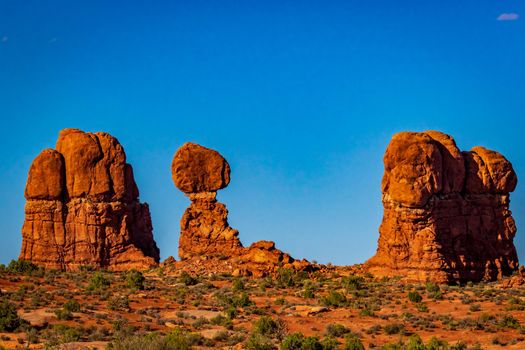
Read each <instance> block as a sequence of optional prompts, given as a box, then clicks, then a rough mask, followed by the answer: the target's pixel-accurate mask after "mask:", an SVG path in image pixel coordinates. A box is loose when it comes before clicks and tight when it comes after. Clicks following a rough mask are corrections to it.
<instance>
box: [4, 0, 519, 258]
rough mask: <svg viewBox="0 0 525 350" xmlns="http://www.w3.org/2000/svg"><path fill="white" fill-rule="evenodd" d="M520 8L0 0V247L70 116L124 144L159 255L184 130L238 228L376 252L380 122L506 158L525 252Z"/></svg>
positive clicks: (321, 254)
mask: <svg viewBox="0 0 525 350" xmlns="http://www.w3.org/2000/svg"><path fill="white" fill-rule="evenodd" d="M124 4H125V6H124ZM524 13H525V2H523V1H514V0H511V1H506V2H500V1H482V2H479V1H462V2H461V3H458V2H456V1H444V2H443V1H404V2H391V1H361V2H357V1H351V2H347V1H322V2H321V1H320V2H317V3H316V4H314V3H313V2H302V1H289V2H287V1H262V2H261V1H220V2H219V1H189V2H182V1H180V2H179V1H165V2H163V1H160V2H154V3H151V2H150V3H147V2H144V1H126V2H108V1H93V0H90V1H65V0H57V1H46V2H43V1H36V0H25V1H15V0H6V1H2V2H1V3H0V118H1V120H2V130H3V133H2V137H1V140H2V141H1V146H2V147H0V159H2V161H1V162H0V193H1V194H2V196H1V201H0V222H1V223H2V244H1V245H0V262H1V263H6V262H8V261H9V260H10V259H14V258H17V257H18V254H19V250H20V243H21V233H20V230H21V227H22V223H23V218H24V202H25V201H24V196H23V194H24V187H25V182H26V179H27V172H28V170H29V166H30V164H31V161H32V159H33V158H34V157H35V156H36V155H37V154H38V153H39V152H40V151H41V150H42V149H44V148H50V147H54V144H55V141H56V138H57V136H58V132H59V131H60V129H62V128H66V127H76V128H80V129H83V130H85V131H106V132H109V133H111V134H112V135H114V136H115V137H117V138H118V139H119V140H120V142H121V143H122V145H123V146H124V148H125V150H126V153H127V157H128V162H129V163H131V164H132V166H133V169H134V172H135V177H136V181H137V184H138V186H139V189H140V193H141V195H140V197H141V200H142V201H146V202H148V203H149V204H150V208H151V215H152V219H153V226H154V235H155V239H156V241H157V244H158V246H159V247H160V249H161V257H162V259H164V258H166V257H168V256H170V255H173V256H175V257H177V246H178V234H179V221H180V218H181V216H182V214H183V212H184V210H185V208H186V207H187V206H188V204H189V200H188V199H187V198H186V197H185V196H184V195H183V194H182V193H181V192H180V191H179V190H177V189H176V188H175V186H174V185H173V182H172V180H171V174H170V164H171V159H172V156H173V154H174V152H175V150H176V149H177V148H178V147H179V146H180V145H182V144H183V143H184V142H186V141H194V142H197V143H200V144H202V145H204V146H206V147H210V148H213V149H216V150H217V151H219V152H220V153H221V154H222V155H223V156H224V157H225V158H226V159H227V160H228V161H229V163H230V165H231V168H232V173H231V183H230V185H229V186H228V187H227V188H226V189H224V190H221V191H219V198H220V200H221V202H223V203H225V204H226V205H227V207H228V209H229V212H230V215H229V219H230V224H231V226H232V227H234V228H236V229H238V230H239V231H240V238H241V240H242V242H243V243H244V244H246V245H247V244H249V243H251V242H253V241H256V240H261V239H266V240H273V241H275V242H276V243H277V247H278V248H280V249H282V250H284V251H287V252H289V253H290V254H291V255H292V256H294V257H298V258H302V257H305V258H307V259H310V260H317V261H319V262H323V263H327V262H332V263H335V264H354V263H360V262H364V261H365V260H366V259H367V258H369V257H371V256H372V255H373V254H374V252H375V248H376V244H377V238H378V226H379V224H380V222H381V217H382V205H381V191H380V182H381V176H382V172H383V164H382V156H383V152H384V150H385V148H386V146H387V144H388V142H389V140H390V137H391V136H392V134H394V133H396V132H399V131H403V130H414V131H422V130H427V129H436V130H441V131H443V132H446V133H448V134H450V135H452V136H453V137H454V138H455V139H456V142H457V143H458V146H459V147H460V148H461V149H462V150H468V149H470V148H471V147H473V146H476V145H482V146H485V147H487V148H491V149H494V150H497V151H499V152H501V153H502V154H503V155H505V156H506V157H507V158H508V159H509V160H510V161H511V162H512V163H513V165H514V168H515V170H516V172H517V174H518V179H519V181H518V187H517V189H516V191H515V192H514V193H512V194H511V210H512V211H513V213H514V218H515V220H516V223H517V226H518V234H517V238H516V240H515V245H516V247H517V248H518V253H519V256H520V260H521V263H522V264H523V263H524V262H525V237H524V233H523V229H524V228H525V150H524V149H525V148H524V141H523V138H524V132H525V65H524V64H523V62H525V40H524V37H525V21H524V16H521V17H520V15H522V14H524ZM503 15H504V16H503Z"/></svg>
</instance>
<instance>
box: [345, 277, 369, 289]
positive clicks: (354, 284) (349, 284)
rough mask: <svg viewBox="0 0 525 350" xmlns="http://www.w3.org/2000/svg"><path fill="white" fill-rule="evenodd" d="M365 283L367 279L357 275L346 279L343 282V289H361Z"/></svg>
mask: <svg viewBox="0 0 525 350" xmlns="http://www.w3.org/2000/svg"><path fill="white" fill-rule="evenodd" d="M364 281H365V279H364V278H363V277H361V276H355V275H350V276H348V277H344V278H343V279H342V280H341V282H342V285H343V287H344V288H346V290H348V291H351V290H358V289H361V288H362V287H363V283H364Z"/></svg>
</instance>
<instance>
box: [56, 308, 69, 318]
mask: <svg viewBox="0 0 525 350" xmlns="http://www.w3.org/2000/svg"><path fill="white" fill-rule="evenodd" d="M55 315H56V317H57V318H58V319H59V320H72V319H73V314H72V313H71V311H69V310H66V309H63V308H61V309H56V310H55Z"/></svg>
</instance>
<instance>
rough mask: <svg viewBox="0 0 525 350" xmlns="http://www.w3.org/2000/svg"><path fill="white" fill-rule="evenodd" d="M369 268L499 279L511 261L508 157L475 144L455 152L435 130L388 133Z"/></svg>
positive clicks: (512, 178)
mask: <svg viewBox="0 0 525 350" xmlns="http://www.w3.org/2000/svg"><path fill="white" fill-rule="evenodd" d="M384 166H385V173H384V175H383V180H382V193H383V207H384V214H383V221H382V223H381V226H380V227H379V234H380V235H379V242H378V248H377V253H376V255H375V256H374V257H372V258H371V259H370V260H368V262H367V263H366V266H367V267H368V269H369V271H370V272H372V273H373V274H375V275H376V276H388V275H389V276H394V275H402V276H405V277H407V278H409V279H412V280H419V281H425V280H431V281H435V282H443V283H451V282H465V281H481V280H485V281H488V280H495V279H500V278H501V277H503V276H505V275H510V274H511V273H512V272H513V271H515V270H516V269H517V268H518V257H517V255H516V249H515V247H514V244H513V239H514V236H515V234H516V226H515V223H514V220H513V218H512V215H511V212H510V210H509V203H510V200H509V193H510V192H512V191H513V190H514V189H515V187H516V184H517V177H516V173H515V172H514V170H513V168H512V164H511V163H510V162H509V161H508V160H507V159H505V157H503V156H502V155H501V154H500V153H498V152H495V151H491V150H488V149H486V148H483V147H474V148H473V149H472V150H470V151H467V152H461V151H460V150H459V149H458V147H457V146H456V143H455V141H454V139H453V138H452V137H450V136H449V135H446V134H444V133H441V132H437V131H426V132H421V133H416V132H402V133H398V134H396V135H394V136H393V138H392V140H391V141H390V144H389V145H388V148H387V150H386V152H385V156H384Z"/></svg>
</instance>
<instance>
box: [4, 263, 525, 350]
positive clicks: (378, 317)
mask: <svg viewBox="0 0 525 350" xmlns="http://www.w3.org/2000/svg"><path fill="white" fill-rule="evenodd" d="M176 264H178V266H177V268H176V269H174V270H177V273H174V272H172V271H171V269H170V268H169V266H167V264H166V265H165V266H162V267H160V268H156V269H153V270H150V271H148V272H147V273H144V276H145V280H144V282H143V283H142V285H143V289H140V288H138V289H137V288H136V286H137V285H141V283H140V282H139V283H138V284H134V283H133V282H130V280H131V281H133V279H132V278H131V277H130V275H132V274H135V273H134V272H128V273H120V272H91V271H78V272H56V271H50V270H46V271H44V270H41V269H32V270H30V271H26V272H24V273H17V272H13V271H12V270H10V269H8V268H6V269H3V270H2V272H1V274H0V289H1V291H2V298H3V299H4V300H6V301H8V302H10V303H12V304H13V305H15V307H16V309H17V313H18V315H19V316H20V317H21V318H22V319H24V320H26V321H27V324H24V325H22V326H21V327H20V328H19V330H17V331H15V332H4V333H1V334H0V336H1V338H0V339H1V340H0V344H1V345H2V346H4V347H5V348H9V349H13V348H16V347H18V348H27V346H29V348H31V349H43V348H46V347H47V348H53V347H55V348H63V349H104V348H106V346H108V344H110V343H113V344H118V342H119V341H121V340H122V339H125V338H126V337H130V336H131V335H132V334H139V335H146V334H149V333H152V332H160V333H162V334H166V333H170V332H173V331H174V330H177V331H179V332H180V331H183V332H187V333H186V334H192V333H195V334H198V336H195V335H194V338H195V339H194V340H193V342H192V344H193V348H197V349H199V348H224V349H228V348H236V349H242V348H246V347H247V346H250V345H249V344H248V343H249V339H250V337H252V334H253V333H254V332H257V330H256V329H254V324H255V323H257V321H258V320H259V319H260V318H264V317H270V318H272V319H273V320H275V321H278V325H279V331H278V332H275V334H267V335H266V337H267V338H268V340H269V342H270V343H271V344H274V345H275V346H277V347H278V346H279V345H280V344H281V341H282V338H283V337H285V336H286V335H289V334H292V333H295V332H300V333H302V334H304V335H305V336H310V335H313V336H318V337H319V338H320V339H323V338H327V337H328V336H329V335H330V334H332V335H333V336H334V337H335V338H336V339H337V340H338V342H339V343H340V346H343V345H344V344H345V335H344V334H341V332H339V333H337V331H336V330H335V329H337V327H336V326H334V325H343V326H344V327H343V328H341V329H343V330H344V332H352V333H353V334H355V335H357V337H358V338H359V339H360V340H361V341H362V343H363V344H364V346H365V348H367V349H368V348H370V349H372V348H378V349H381V347H383V346H385V345H386V344H392V343H399V342H400V341H401V342H406V341H407V340H408V339H409V338H410V337H411V336H414V335H415V334H417V335H419V336H420V337H421V338H422V339H423V341H425V342H428V341H430V339H431V338H432V337H436V338H438V339H442V340H446V341H447V342H448V343H449V344H450V346H452V345H454V344H456V343H457V342H462V343H464V344H465V345H466V346H468V347H469V348H472V349H479V348H482V349H500V348H502V347H503V346H504V348H506V349H524V348H525V327H524V326H525V312H524V310H525V288H524V286H523V285H522V286H515V287H512V288H505V287H504V285H505V283H506V281H509V280H510V279H506V280H504V281H503V283H501V282H491V283H477V284H472V283H470V284H467V285H463V286H457V285H454V286H450V285H437V284H432V283H428V284H411V283H407V282H403V281H402V280H400V279H398V278H381V279H377V278H373V277H371V276H370V275H368V274H366V273H365V272H364V270H363V268H362V266H360V265H358V266H352V267H332V266H319V267H320V269H319V270H318V271H317V272H314V273H310V274H308V273H302V272H294V271H293V270H289V269H281V270H279V272H278V273H277V274H276V275H275V276H273V277H265V278H241V277H233V276H231V274H227V273H223V274H208V275H192V274H191V273H187V272H182V273H181V270H182V271H185V270H184V268H183V267H182V266H181V265H180V264H181V263H180V262H178V263H176ZM139 275H140V274H139ZM515 278H517V277H515ZM411 292H412V294H413V295H418V296H420V297H421V300H420V301H418V300H417V298H416V299H415V300H414V298H415V297H413V296H412V299H413V300H412V301H411V300H409V297H408V295H409V293H411ZM71 301H76V302H77V303H75V302H71ZM68 309H73V311H70V312H69V311H67V310H68ZM63 344H68V345H67V347H63ZM247 344H248V345H247ZM476 345H479V346H478V347H475V346H476ZM341 348H342V347H341ZM459 348H461V347H458V349H459ZM400 349H402V347H400ZM462 349H467V347H462Z"/></svg>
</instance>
